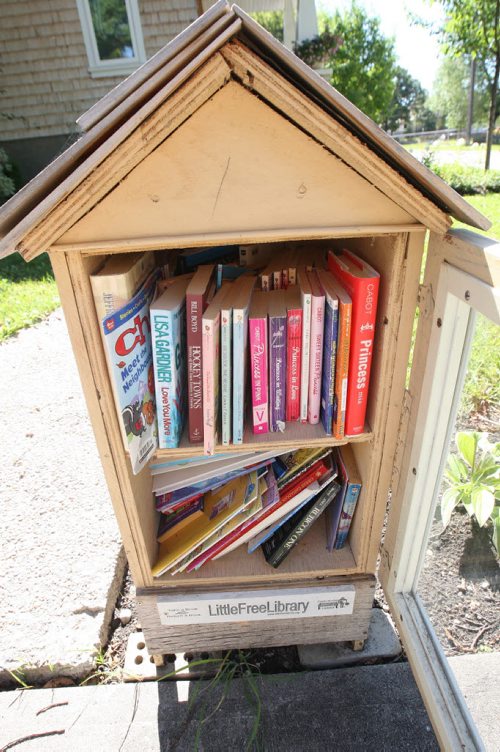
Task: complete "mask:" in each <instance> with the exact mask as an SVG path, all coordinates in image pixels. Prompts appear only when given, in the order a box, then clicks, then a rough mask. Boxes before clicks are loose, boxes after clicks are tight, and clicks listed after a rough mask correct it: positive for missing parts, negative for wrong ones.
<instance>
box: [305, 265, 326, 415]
mask: <svg viewBox="0 0 500 752" xmlns="http://www.w3.org/2000/svg"><path fill="white" fill-rule="evenodd" d="M308 277H309V282H310V284H311V290H312V297H311V355H310V363H309V404H308V412H307V418H308V421H309V423H311V424H312V425H315V424H316V423H319V413H320V407H321V375H322V369H323V336H324V326H325V295H324V293H323V290H322V289H321V285H320V284H319V280H318V277H317V274H316V272H315V271H311V272H308Z"/></svg>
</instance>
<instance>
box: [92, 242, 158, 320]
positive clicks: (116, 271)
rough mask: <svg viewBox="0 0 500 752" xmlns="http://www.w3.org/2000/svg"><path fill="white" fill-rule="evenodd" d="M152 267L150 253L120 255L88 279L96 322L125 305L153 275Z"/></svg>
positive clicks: (152, 257)
mask: <svg viewBox="0 0 500 752" xmlns="http://www.w3.org/2000/svg"><path fill="white" fill-rule="evenodd" d="M154 263H155V260H154V254H153V253H119V254H115V255H113V256H111V257H110V258H108V260H107V261H106V262H105V264H104V266H103V267H102V269H100V270H99V271H98V272H96V273H95V274H92V275H91V276H90V284H91V286H92V294H93V296H94V303H95V308H96V313H97V317H98V319H99V322H101V321H102V320H103V318H105V317H106V316H111V315H112V314H113V313H114V312H115V311H118V310H119V309H120V308H123V306H126V305H127V304H128V302H129V301H130V300H131V298H133V296H134V295H135V293H136V292H137V290H138V289H139V288H140V286H141V285H142V283H143V282H144V281H145V279H146V277H147V276H148V274H150V273H151V272H152V270H153V267H154Z"/></svg>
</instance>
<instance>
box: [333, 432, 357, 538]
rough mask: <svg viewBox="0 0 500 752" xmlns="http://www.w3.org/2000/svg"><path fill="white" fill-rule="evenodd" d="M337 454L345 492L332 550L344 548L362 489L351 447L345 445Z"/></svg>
mask: <svg viewBox="0 0 500 752" xmlns="http://www.w3.org/2000/svg"><path fill="white" fill-rule="evenodd" d="M339 454H340V457H341V462H340V464H339V466H340V471H341V473H342V475H343V480H344V482H345V484H346V491H345V496H344V502H343V505H342V512H341V514H340V519H339V524H338V528H337V534H336V537H335V545H334V548H336V549H338V548H343V546H345V543H346V540H347V536H348V534H349V530H350V527H351V523H352V518H353V516H354V511H355V509H356V504H357V502H358V499H359V495H360V493H361V487H362V481H361V476H360V474H359V471H358V466H357V465H356V460H355V458H354V452H353V450H352V447H351V446H350V445H349V444H346V445H345V446H343V447H342V448H341V449H339Z"/></svg>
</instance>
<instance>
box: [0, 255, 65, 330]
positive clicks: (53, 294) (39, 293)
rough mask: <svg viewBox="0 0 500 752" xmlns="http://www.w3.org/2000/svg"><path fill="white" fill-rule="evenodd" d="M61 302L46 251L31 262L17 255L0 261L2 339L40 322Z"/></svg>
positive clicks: (0, 326) (0, 325) (0, 321)
mask: <svg viewBox="0 0 500 752" xmlns="http://www.w3.org/2000/svg"><path fill="white" fill-rule="evenodd" d="M59 305H60V301H59V295H58V292H57V287H56V283H55V281H54V276H53V274H52V269H51V266H50V261H49V258H48V256H47V254H46V253H45V254H43V255H41V256H39V257H38V258H36V259H34V260H33V261H31V262H30V263H29V264H27V263H26V262H25V261H24V260H23V259H22V258H21V256H19V255H17V254H14V255H12V256H8V257H7V258H5V259H2V260H1V261H0V341H1V340H3V339H5V338H6V337H9V336H10V335H11V334H14V333H15V332H17V331H19V330H20V329H23V328H24V327H26V326H31V325H32V324H34V323H35V322H36V321H41V319H43V318H45V316H47V314H49V313H51V312H52V311H53V310H55V309H56V308H57V307H58V306H59Z"/></svg>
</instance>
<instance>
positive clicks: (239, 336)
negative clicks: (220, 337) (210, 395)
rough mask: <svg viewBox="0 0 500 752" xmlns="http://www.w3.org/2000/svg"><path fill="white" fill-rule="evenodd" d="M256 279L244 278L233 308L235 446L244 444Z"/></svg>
mask: <svg viewBox="0 0 500 752" xmlns="http://www.w3.org/2000/svg"><path fill="white" fill-rule="evenodd" d="M256 282H257V278H256V277H247V276H245V277H242V278H241V282H240V283H239V287H238V290H239V299H238V301H237V302H236V303H235V305H234V306H233V444H242V443H243V429H244V423H245V408H246V392H247V381H248V373H247V361H248V311H249V307H250V300H251V297H252V293H253V290H254V288H255V285H256Z"/></svg>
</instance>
